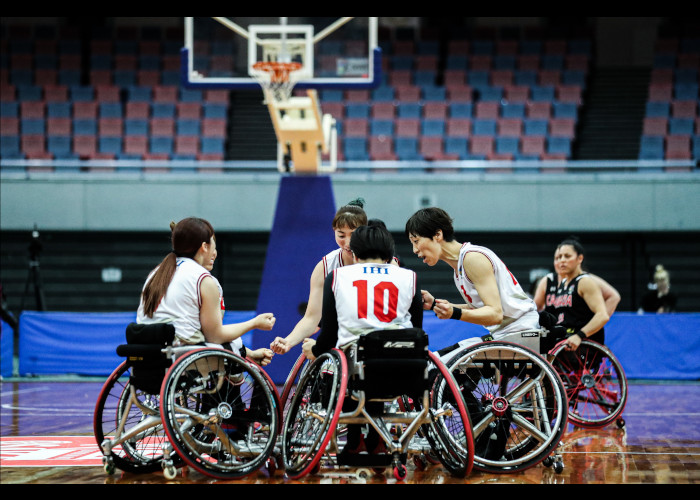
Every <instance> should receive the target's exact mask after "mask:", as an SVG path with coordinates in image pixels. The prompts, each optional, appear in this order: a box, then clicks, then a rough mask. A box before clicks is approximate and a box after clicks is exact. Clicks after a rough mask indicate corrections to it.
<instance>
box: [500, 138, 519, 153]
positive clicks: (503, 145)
mask: <svg viewBox="0 0 700 500" xmlns="http://www.w3.org/2000/svg"><path fill="white" fill-rule="evenodd" d="M519 147H520V140H519V139H518V138H517V137H496V144H495V148H494V151H495V152H496V153H497V154H512V155H513V156H515V155H517V154H518V151H519Z"/></svg>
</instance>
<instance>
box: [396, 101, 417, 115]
mask: <svg viewBox="0 0 700 500" xmlns="http://www.w3.org/2000/svg"><path fill="white" fill-rule="evenodd" d="M396 111H397V115H396V116H397V117H398V118H420V117H421V115H422V112H423V107H422V105H421V104H420V103H415V102H400V103H399V104H398V105H397V106H396Z"/></svg>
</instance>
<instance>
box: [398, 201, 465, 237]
mask: <svg viewBox="0 0 700 500" xmlns="http://www.w3.org/2000/svg"><path fill="white" fill-rule="evenodd" d="M438 230H442V237H443V239H444V240H445V241H452V240H454V238H455V230H454V227H453V226H452V218H451V217H450V216H449V214H448V213H447V212H445V211H444V210H443V209H441V208H436V207H431V208H422V209H420V210H418V211H417V212H416V213H415V214H413V215H412V216H411V218H410V219H408V221H406V236H408V237H410V236H411V235H415V236H422V237H424V238H432V237H433V236H435V235H436V234H437V232H438Z"/></svg>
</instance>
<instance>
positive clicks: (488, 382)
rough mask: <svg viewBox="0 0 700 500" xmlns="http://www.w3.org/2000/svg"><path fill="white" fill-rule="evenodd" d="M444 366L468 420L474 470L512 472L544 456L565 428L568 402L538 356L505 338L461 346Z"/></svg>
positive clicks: (553, 374)
mask: <svg viewBox="0 0 700 500" xmlns="http://www.w3.org/2000/svg"><path fill="white" fill-rule="evenodd" d="M447 369H448V370H450V371H451V372H452V374H453V376H454V378H455V380H456V381H457V384H458V386H459V388H460V390H461V392H462V395H463V397H464V401H465V404H466V406H467V411H468V413H469V417H470V419H471V423H472V434H473V437H474V455H475V456H474V468H475V469H477V470H481V471H485V472H493V473H504V472H517V471H521V470H525V469H528V468H530V467H532V466H534V465H537V464H539V463H540V462H542V461H544V460H545V459H548V458H549V456H550V454H552V452H553V451H554V450H555V448H556V447H557V446H558V445H559V442H560V439H561V437H562V435H563V433H564V431H565V430H566V423H567V403H566V392H565V390H564V386H563V384H562V382H561V380H560V378H559V376H558V375H557V373H556V371H555V370H554V368H553V367H552V366H551V365H550V364H549V363H548V362H547V361H546V360H545V359H544V358H543V357H542V356H540V355H539V354H537V353H535V352H534V351H532V350H530V349H528V348H525V347H523V346H520V345H518V344H513V343H510V342H499V341H492V342H484V343H480V344H476V345H474V346H471V347H468V348H465V349H464V350H463V351H462V352H460V353H459V354H457V355H456V356H455V357H454V358H453V359H451V360H450V362H449V363H448V364H447ZM437 403H438V404H441V401H440V399H439V398H438V399H437ZM558 465H562V464H561V463H560V462H558Z"/></svg>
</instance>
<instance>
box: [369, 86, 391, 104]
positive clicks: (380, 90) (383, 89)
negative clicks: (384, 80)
mask: <svg viewBox="0 0 700 500" xmlns="http://www.w3.org/2000/svg"><path fill="white" fill-rule="evenodd" d="M371 96H372V100H373V101H376V102H386V101H393V100H394V97H395V92H394V88H393V87H390V86H388V85H381V86H379V87H377V88H376V89H373V90H372V92H371Z"/></svg>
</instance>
